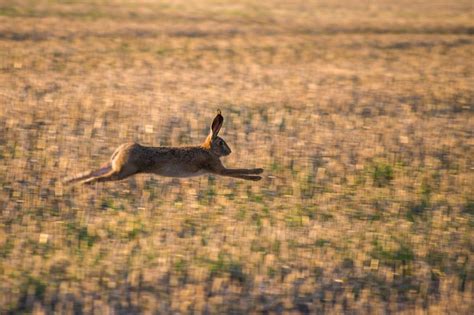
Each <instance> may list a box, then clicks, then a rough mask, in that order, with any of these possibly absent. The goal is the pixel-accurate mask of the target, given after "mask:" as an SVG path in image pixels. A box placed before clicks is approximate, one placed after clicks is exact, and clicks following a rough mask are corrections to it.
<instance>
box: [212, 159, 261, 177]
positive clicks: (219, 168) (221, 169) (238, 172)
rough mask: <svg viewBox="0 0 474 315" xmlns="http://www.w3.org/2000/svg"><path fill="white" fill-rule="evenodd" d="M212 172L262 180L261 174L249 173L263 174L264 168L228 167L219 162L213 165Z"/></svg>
mask: <svg viewBox="0 0 474 315" xmlns="http://www.w3.org/2000/svg"><path fill="white" fill-rule="evenodd" d="M210 171H211V173H214V174H217V175H221V176H228V177H235V178H241V179H246V180H254V181H257V180H261V179H262V177H261V176H256V175H249V174H261V173H262V172H263V169H262V168H226V167H225V166H224V165H222V164H220V163H219V164H217V165H214V166H213V167H211V170H210Z"/></svg>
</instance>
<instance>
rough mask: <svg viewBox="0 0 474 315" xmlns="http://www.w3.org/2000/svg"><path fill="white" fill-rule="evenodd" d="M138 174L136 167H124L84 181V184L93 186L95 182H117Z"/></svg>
mask: <svg viewBox="0 0 474 315" xmlns="http://www.w3.org/2000/svg"><path fill="white" fill-rule="evenodd" d="M136 173H138V170H137V169H136V168H135V167H124V168H122V169H120V170H113V169H112V170H111V171H110V172H108V173H106V174H103V175H100V176H96V177H92V178H89V179H87V180H85V181H83V182H82V183H83V184H93V183H95V182H108V181H115V180H121V179H124V178H127V177H129V176H132V175H134V174H136Z"/></svg>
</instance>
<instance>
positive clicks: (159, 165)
mask: <svg viewBox="0 0 474 315" xmlns="http://www.w3.org/2000/svg"><path fill="white" fill-rule="evenodd" d="M223 122H224V117H222V115H221V112H220V111H218V113H217V115H216V117H215V118H214V120H213V122H212V125H211V130H210V132H209V135H208V136H207V138H206V140H205V141H204V142H203V143H202V144H201V145H199V146H190V147H146V146H142V145H140V144H138V143H125V144H122V145H121V146H119V147H118V148H117V149H116V150H115V152H114V153H113V154H112V157H111V158H110V161H109V162H107V163H105V164H103V165H102V167H101V168H99V169H98V170H94V171H90V172H86V173H82V174H78V175H76V176H73V177H71V178H66V179H65V181H64V182H65V183H74V182H80V183H83V184H91V183H95V182H105V181H115V180H121V179H124V178H127V177H129V176H132V175H135V174H139V173H153V174H157V175H161V176H168V177H192V176H199V175H203V174H215V175H221V176H229V177H235V178H241V179H246V180H253V181H257V180H260V179H262V177H260V176H257V175H254V174H260V173H262V172H263V169H262V168H251V169H247V168H240V169H231V168H226V167H225V166H224V165H223V164H222V162H221V160H220V158H221V157H223V156H227V155H229V154H230V153H231V152H232V151H231V150H230V148H229V146H228V145H227V143H226V142H225V141H224V139H222V138H221V137H218V134H219V131H220V129H221V127H222V124H223Z"/></svg>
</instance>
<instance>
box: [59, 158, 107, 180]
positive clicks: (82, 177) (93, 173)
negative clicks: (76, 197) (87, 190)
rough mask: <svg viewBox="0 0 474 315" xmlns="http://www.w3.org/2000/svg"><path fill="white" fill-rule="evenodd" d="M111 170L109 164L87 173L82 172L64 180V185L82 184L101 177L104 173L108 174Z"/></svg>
mask: <svg viewBox="0 0 474 315" xmlns="http://www.w3.org/2000/svg"><path fill="white" fill-rule="evenodd" d="M111 170H112V166H111V164H110V163H106V164H104V165H103V166H102V167H101V168H99V169H97V170H93V171H89V172H84V173H81V174H77V175H75V176H71V177H67V178H65V179H64V181H63V182H64V184H72V183H76V182H84V181H86V180H88V179H91V178H94V177H98V176H101V175H104V174H106V173H109V172H110V171H111Z"/></svg>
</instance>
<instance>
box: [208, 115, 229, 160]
mask: <svg viewBox="0 0 474 315" xmlns="http://www.w3.org/2000/svg"><path fill="white" fill-rule="evenodd" d="M223 123H224V117H222V115H221V111H218V113H217V116H216V117H215V118H214V120H213V121H212V125H211V130H210V132H209V135H208V136H207V138H206V141H204V144H203V147H205V148H206V149H208V150H210V151H211V152H212V153H214V154H215V155H217V156H219V157H220V156H226V155H229V154H230V153H231V152H232V151H231V150H230V148H229V146H228V145H227V143H225V141H224V139H222V138H221V137H218V136H217V135H218V134H219V130H221V127H222V124H223Z"/></svg>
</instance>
